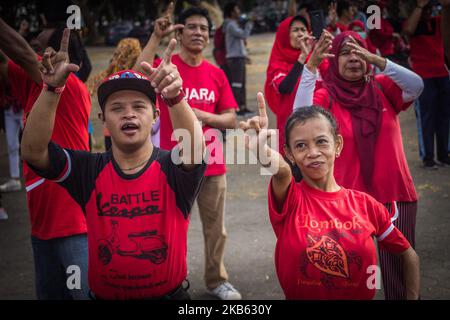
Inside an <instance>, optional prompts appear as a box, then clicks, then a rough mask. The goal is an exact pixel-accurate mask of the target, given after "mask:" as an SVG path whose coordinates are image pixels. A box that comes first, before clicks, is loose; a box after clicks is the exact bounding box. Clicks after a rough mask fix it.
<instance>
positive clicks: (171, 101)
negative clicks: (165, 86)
mask: <svg viewBox="0 0 450 320" xmlns="http://www.w3.org/2000/svg"><path fill="white" fill-rule="evenodd" d="M185 97H186V95H185V94H184V90H183V89H181V90H180V92H179V93H178V95H177V96H176V97H175V98H166V97H164V96H163V95H161V98H162V99H163V101H164V103H165V104H167V106H168V107H173V106H174V105H176V104H178V103H180V101H181V100H183V99H184V98H185Z"/></svg>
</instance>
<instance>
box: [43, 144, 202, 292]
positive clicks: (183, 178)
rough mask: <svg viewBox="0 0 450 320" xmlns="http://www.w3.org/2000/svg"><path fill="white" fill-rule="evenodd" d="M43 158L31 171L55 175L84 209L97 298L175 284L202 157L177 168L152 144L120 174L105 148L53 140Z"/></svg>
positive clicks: (182, 270)
mask: <svg viewBox="0 0 450 320" xmlns="http://www.w3.org/2000/svg"><path fill="white" fill-rule="evenodd" d="M49 158H50V163H51V166H50V168H49V170H48V171H45V172H42V171H39V170H36V173H38V174H40V175H41V176H43V177H46V178H47V179H51V180H53V181H59V182H58V183H59V185H61V187H63V188H65V189H67V191H68V193H69V194H70V195H71V196H72V198H73V199H74V201H76V203H77V205H78V207H79V208H80V210H83V212H85V214H86V221H87V226H88V247H89V287H90V289H91V290H92V291H93V292H94V294H95V295H96V296H97V297H98V298H100V299H139V298H151V297H160V296H163V295H166V294H168V293H170V292H171V291H173V290H174V289H175V288H177V287H178V286H180V285H181V283H182V282H183V280H184V279H186V275H187V264H186V254H187V231H188V226H189V213H190V210H191V208H192V205H193V203H194V200H195V198H196V196H197V194H198V190H199V188H200V184H201V181H202V178H203V173H204V172H205V169H206V165H205V164H202V165H198V166H197V167H196V168H194V169H193V170H192V171H189V172H188V171H185V170H184V169H183V168H182V167H179V166H177V165H175V164H174V163H173V162H172V159H171V154H170V152H169V151H166V150H161V149H159V148H156V147H155V148H154V149H153V152H152V155H151V157H150V159H149V161H148V163H147V165H146V166H145V167H144V168H143V169H142V170H140V171H139V172H137V173H135V174H132V175H125V174H124V173H123V172H122V170H121V169H120V168H119V166H118V164H117V163H116V161H115V160H114V157H113V155H112V153H111V152H106V153H97V154H93V153H89V152H85V151H74V150H69V149H62V148H61V147H59V146H58V145H56V144H54V143H50V145H49ZM69 216H70V214H69V213H66V217H69Z"/></svg>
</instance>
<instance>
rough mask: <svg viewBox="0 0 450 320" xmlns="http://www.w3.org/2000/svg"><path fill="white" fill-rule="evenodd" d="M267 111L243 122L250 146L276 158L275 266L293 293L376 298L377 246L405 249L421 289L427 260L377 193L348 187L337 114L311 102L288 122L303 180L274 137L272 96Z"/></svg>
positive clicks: (409, 275) (412, 288)
mask: <svg viewBox="0 0 450 320" xmlns="http://www.w3.org/2000/svg"><path fill="white" fill-rule="evenodd" d="M258 104H259V111H260V116H259V117H254V118H252V119H250V120H248V121H247V122H241V123H240V127H241V128H242V129H243V130H246V133H247V132H248V131H247V130H249V129H251V130H256V131H257V132H259V134H258V135H255V134H253V135H251V134H250V133H249V132H248V133H247V136H246V145H247V147H248V148H249V149H250V150H252V151H254V152H255V153H257V156H258V158H259V161H260V162H261V163H262V164H266V165H267V164H268V165H270V167H269V170H270V171H271V172H273V174H274V175H273V177H272V180H271V182H270V186H269V215H270V220H271V222H272V226H273V229H274V231H275V234H276V237H277V244H276V249H275V266H276V270H277V275H278V279H279V281H280V285H281V287H282V288H283V291H284V293H285V296H286V298H287V299H309V300H312V299H313V300H317V299H327V300H328V299H339V300H342V299H358V300H360V299H372V298H373V297H374V295H375V292H376V289H379V288H380V280H379V279H380V272H379V269H378V267H377V250H376V246H375V243H374V237H376V238H377V240H378V243H379V246H380V248H381V249H382V251H384V250H388V251H390V252H392V253H395V254H397V255H398V256H399V257H400V259H401V260H402V263H403V266H404V283H405V286H406V289H407V298H408V299H417V298H418V297H419V282H420V280H419V278H420V275H419V260H418V256H417V254H416V253H415V251H414V249H413V248H412V247H411V246H410V244H409V242H408V241H407V240H406V239H405V237H404V236H403V235H402V233H401V232H400V231H399V230H398V229H397V228H396V227H395V226H394V225H393V224H392V222H391V219H390V215H389V212H388V211H387V209H386V208H385V207H384V206H383V205H382V204H381V203H379V202H377V201H376V200H375V199H374V198H372V197H371V196H369V195H367V194H365V193H363V192H359V191H355V190H350V189H346V188H344V187H341V186H340V185H339V184H338V183H337V182H336V180H335V178H334V174H333V172H334V162H335V159H336V158H339V157H340V154H341V152H342V150H343V146H344V141H343V138H342V136H341V135H340V134H339V132H338V129H337V124H336V120H335V119H334V118H333V116H332V115H331V114H330V113H329V112H328V111H325V110H324V109H323V108H320V107H315V106H311V107H304V108H300V109H298V110H297V111H295V112H294V114H293V115H291V116H290V117H289V119H288V120H287V123H286V128H285V132H286V137H285V138H286V145H285V147H284V149H285V153H286V156H287V158H288V159H289V161H290V162H292V164H294V165H296V166H298V167H299V168H300V170H301V172H302V174H303V180H302V182H300V183H296V182H295V181H294V180H293V177H292V173H291V169H290V165H288V163H286V161H285V160H284V159H283V157H282V156H281V155H280V154H279V153H278V152H276V151H275V150H273V149H271V148H270V147H268V145H267V137H268V136H269V134H268V131H267V124H268V120H267V115H266V111H265V105H264V98H263V97H262V95H261V94H259V95H258Z"/></svg>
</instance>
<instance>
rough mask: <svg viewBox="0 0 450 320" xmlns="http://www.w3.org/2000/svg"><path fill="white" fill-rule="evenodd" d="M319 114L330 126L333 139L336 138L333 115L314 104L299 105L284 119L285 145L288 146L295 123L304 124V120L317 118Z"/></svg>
mask: <svg viewBox="0 0 450 320" xmlns="http://www.w3.org/2000/svg"><path fill="white" fill-rule="evenodd" d="M320 116H323V117H325V119H327V120H328V122H329V123H330V127H331V133H332V134H333V137H334V139H335V140H336V139H337V136H338V134H339V126H338V124H337V122H336V119H335V118H334V117H333V115H332V114H331V113H330V112H329V111H327V110H325V109H324V108H322V107H320V106H316V105H312V106H308V107H301V108H299V109H297V110H296V111H294V113H292V114H291V115H290V117H289V118H288V120H287V121H286V126H285V127H284V134H285V141H286V146H287V147H289V137H290V134H291V131H292V129H293V128H294V126H295V125H296V124H304V123H305V122H306V121H308V120H310V119H317V118H319V117H320Z"/></svg>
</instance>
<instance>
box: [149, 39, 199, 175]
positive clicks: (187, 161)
mask: <svg viewBox="0 0 450 320" xmlns="http://www.w3.org/2000/svg"><path fill="white" fill-rule="evenodd" d="M176 45H177V41H176V40H175V39H172V40H171V41H170V42H169V45H168V47H167V49H166V51H165V52H164V55H163V61H162V62H161V64H160V65H159V67H158V68H156V69H155V68H153V67H152V66H151V65H150V64H149V63H148V62H142V63H141V67H142V68H143V70H144V71H145V72H146V73H147V74H149V79H150V81H151V83H152V85H154V87H155V91H156V92H157V93H158V94H161V95H162V96H163V97H165V98H166V99H173V98H175V97H177V96H178V95H179V94H180V92H181V89H182V87H183V80H182V79H181V77H180V73H179V72H178V70H177V67H176V66H175V65H174V64H173V63H172V62H171V59H172V54H173V51H174V50H175V47H176ZM168 109H169V115H170V120H171V121H172V127H173V129H174V131H176V130H178V129H184V130H187V133H188V134H189V137H190V145H189V152H184V151H186V150H183V153H182V156H181V160H182V163H183V167H184V168H185V169H186V170H192V169H194V168H195V166H196V165H197V164H200V163H196V161H197V160H201V159H202V158H203V156H204V152H205V149H206V147H205V139H204V137H203V131H202V127H201V126H200V123H199V122H198V120H197V117H196V116H195V114H194V112H193V111H192V108H191V107H190V106H189V104H188V103H187V101H186V99H182V100H181V101H180V102H179V103H177V104H175V105H174V106H172V107H170V106H169V108H168ZM197 155H201V159H197V157H196V156H197Z"/></svg>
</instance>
